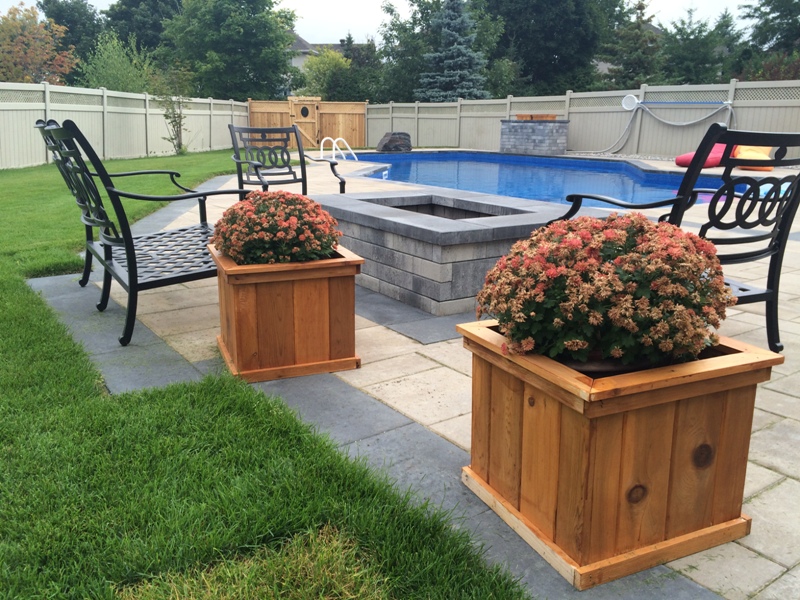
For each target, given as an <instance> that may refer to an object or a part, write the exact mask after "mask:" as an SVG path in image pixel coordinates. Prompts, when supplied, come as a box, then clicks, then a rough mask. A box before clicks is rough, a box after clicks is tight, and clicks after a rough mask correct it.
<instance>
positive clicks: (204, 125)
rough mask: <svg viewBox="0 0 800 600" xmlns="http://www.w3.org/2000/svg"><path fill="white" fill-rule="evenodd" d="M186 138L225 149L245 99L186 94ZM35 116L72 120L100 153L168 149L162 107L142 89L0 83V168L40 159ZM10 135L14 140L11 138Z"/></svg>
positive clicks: (242, 116) (194, 144) (243, 119)
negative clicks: (0, 132)
mask: <svg viewBox="0 0 800 600" xmlns="http://www.w3.org/2000/svg"><path fill="white" fill-rule="evenodd" d="M186 115H187V116H186V121H185V128H186V130H187V131H186V132H185V143H186V145H187V146H188V147H189V149H190V150H194V151H202V150H210V149H211V150H216V149H223V148H230V147H231V142H230V136H229V135H228V131H227V124H228V123H231V122H235V123H239V124H247V122H248V111H247V103H243V102H233V101H232V100H224V101H222V100H213V99H211V98H204V99H199V98H191V99H189V101H188V103H187V105H186ZM37 119H45V120H46V119H56V120H57V121H64V120H66V119H72V120H73V121H75V122H76V123H77V124H78V126H79V127H80V128H81V130H82V131H83V132H84V134H85V135H86V137H87V138H88V139H89V140H90V141H91V143H92V145H93V146H94V148H95V150H97V152H98V154H100V155H101V156H102V157H104V158H133V157H138V156H147V155H153V154H155V155H159V154H170V153H172V152H173V148H172V145H171V144H170V143H169V142H167V141H166V140H165V139H163V138H165V137H167V135H168V132H167V126H166V121H165V120H164V111H163V110H162V108H161V107H159V106H158V103H157V101H155V100H154V99H153V98H152V97H150V96H148V95H147V94H127V93H123V92H113V91H107V90H104V89H99V90H93V89H85V88H73V87H65V86H54V85H50V84H47V83H42V84H23V83H0V126H2V130H3V132H4V134H5V135H4V136H3V140H2V141H0V169H12V168H18V167H28V166H33V165H39V164H43V163H45V162H46V161H47V154H46V152H45V150H44V145H43V144H42V139H41V136H40V135H39V133H38V132H37V131H36V130H35V128H34V123H35V122H36V120H37ZM11 140H13V143H12V142H11Z"/></svg>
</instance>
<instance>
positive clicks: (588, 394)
mask: <svg viewBox="0 0 800 600" xmlns="http://www.w3.org/2000/svg"><path fill="white" fill-rule="evenodd" d="M496 325H497V321H494V320H486V321H476V322H473V323H463V324H460V325H456V330H457V331H458V332H459V333H460V334H461V335H462V336H463V337H464V339H465V343H466V340H468V341H469V342H472V343H473V344H477V345H478V346H481V347H483V348H485V349H487V350H488V351H489V352H491V353H493V354H496V355H499V358H501V359H502V360H504V361H508V363H511V364H513V365H515V367H516V368H517V369H521V370H524V371H526V372H528V373H530V374H532V376H533V377H536V378H539V379H542V380H545V381H547V382H549V383H551V384H553V385H556V386H558V387H560V388H561V389H563V390H565V391H567V392H568V393H570V394H571V395H572V396H574V397H575V399H576V400H577V401H583V402H584V403H588V404H591V403H599V402H603V401H607V400H610V399H614V398H618V399H622V398H624V397H626V396H632V395H634V394H640V393H643V392H645V393H646V392H652V391H654V390H658V389H664V388H670V387H677V386H680V385H684V384H689V383H693V382H700V381H704V380H709V379H713V378H718V377H725V376H730V375H736V374H739V373H748V372H754V373H755V372H756V371H759V370H762V369H769V368H771V367H772V366H774V365H779V364H781V363H783V362H784V357H783V355H781V354H777V353H775V352H771V351H769V350H766V349H763V348H758V347H756V346H752V345H750V344H746V343H744V342H740V341H738V340H734V339H731V338H727V337H720V344H719V346H718V347H717V348H719V354H718V355H716V356H713V357H709V358H703V359H699V360H696V361H692V362H686V363H680V364H675V365H668V366H663V367H654V368H652V369H646V370H643V371H634V372H632V373H625V374H623V375H615V376H612V377H600V378H597V379H592V378H591V377H590V376H587V375H584V374H583V373H581V372H579V371H576V370H574V369H571V368H570V367H567V366H565V365H563V364H561V363H559V362H557V361H555V360H553V359H551V358H548V357H547V356H544V355H541V354H523V355H504V354H502V351H501V346H502V344H503V343H504V342H505V337H504V336H503V335H501V334H500V333H498V332H497V331H494V330H493V329H491V328H492V327H495V326H496ZM762 380H763V379H759V380H758V381H762Z"/></svg>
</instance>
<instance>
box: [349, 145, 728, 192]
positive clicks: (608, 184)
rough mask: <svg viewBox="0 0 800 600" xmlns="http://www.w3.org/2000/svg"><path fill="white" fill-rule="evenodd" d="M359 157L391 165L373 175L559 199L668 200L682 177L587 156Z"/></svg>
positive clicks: (705, 183) (703, 182)
mask: <svg viewBox="0 0 800 600" xmlns="http://www.w3.org/2000/svg"><path fill="white" fill-rule="evenodd" d="M358 156H359V160H364V161H369V162H379V163H388V164H389V165H390V166H389V167H388V168H386V169H383V170H380V171H378V172H376V173H373V174H372V175H370V177H376V178H382V179H388V180H391V181H405V182H409V183H419V184H422V185H433V186H439V187H445V188H451V189H457V190H466V191H472V192H483V193H486V194H498V195H500V196H515V197H518V198H528V199H531V200H544V201H547V202H559V203H563V202H564V198H565V197H566V196H567V194H576V193H590V194H602V195H604V196H611V197H613V198H619V199H621V200H627V201H629V202H637V203H644V202H650V201H654V200H664V199H666V198H671V197H672V196H674V195H675V193H676V192H677V190H678V186H679V185H680V182H681V178H682V175H679V174H673V173H656V172H648V171H643V170H641V169H639V168H637V167H635V166H634V165H631V164H630V163H627V162H624V161H612V160H593V159H583V158H549V157H537V156H516V155H509V154H497V153H490V152H463V151H458V152H455V151H447V152H411V153H402V154H383V153H361V154H359V155H358ZM718 185H719V179H718V178H715V177H701V178H700V180H699V181H698V186H697V187H718ZM586 204H590V203H588V202H587V203H586ZM606 206H608V205H606Z"/></svg>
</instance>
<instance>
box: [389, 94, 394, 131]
mask: <svg viewBox="0 0 800 600" xmlns="http://www.w3.org/2000/svg"><path fill="white" fill-rule="evenodd" d="M389 131H394V100H390V101H389Z"/></svg>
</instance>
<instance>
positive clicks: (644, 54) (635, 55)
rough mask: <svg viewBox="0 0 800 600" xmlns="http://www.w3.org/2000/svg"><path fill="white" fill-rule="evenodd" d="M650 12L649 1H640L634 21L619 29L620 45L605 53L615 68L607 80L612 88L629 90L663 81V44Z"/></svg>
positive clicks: (612, 46)
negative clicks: (661, 50) (648, 10)
mask: <svg viewBox="0 0 800 600" xmlns="http://www.w3.org/2000/svg"><path fill="white" fill-rule="evenodd" d="M646 10H647V4H646V3H645V2H637V3H636V5H635V6H633V11H634V13H633V19H632V20H631V21H629V22H628V23H627V24H626V25H623V26H622V27H620V28H619V30H618V31H617V35H616V42H615V43H614V44H611V45H609V46H607V47H606V48H605V49H604V52H603V54H601V58H602V59H603V60H604V61H607V62H608V63H609V64H610V65H611V66H610V67H609V69H608V73H607V74H606V75H605V77H604V79H605V81H606V82H607V84H608V87H609V88H610V89H617V90H628V89H633V88H638V87H640V86H641V85H642V84H645V83H648V84H652V83H660V82H661V79H662V75H661V53H660V44H659V40H658V35H657V34H656V32H655V28H654V27H653V25H652V21H653V17H652V15H651V16H647V15H646V14H645V12H646Z"/></svg>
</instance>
